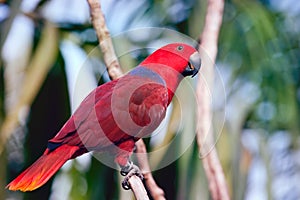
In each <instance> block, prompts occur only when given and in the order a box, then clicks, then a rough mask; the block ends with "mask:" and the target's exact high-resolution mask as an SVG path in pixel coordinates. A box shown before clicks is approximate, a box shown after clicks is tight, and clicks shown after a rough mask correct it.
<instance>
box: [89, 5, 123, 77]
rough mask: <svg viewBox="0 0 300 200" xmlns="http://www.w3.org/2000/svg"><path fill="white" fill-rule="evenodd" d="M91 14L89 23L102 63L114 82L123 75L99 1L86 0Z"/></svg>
mask: <svg viewBox="0 0 300 200" xmlns="http://www.w3.org/2000/svg"><path fill="white" fill-rule="evenodd" d="M88 4H89V6H90V13H91V21H92V24H93V26H94V29H95V31H96V34H97V38H98V41H99V45H100V48H101V51H102V53H103V55H104V62H105V65H106V67H107V71H108V74H109V77H110V78H111V79H112V80H114V79H116V78H119V77H121V76H122V75H123V72H122V69H121V67H120V64H119V62H118V58H117V56H116V53H115V50H114V46H113V44H112V40H111V38H110V34H109V31H108V28H107V26H106V23H105V17H104V14H103V13H102V10H101V5H100V2H99V0H88Z"/></svg>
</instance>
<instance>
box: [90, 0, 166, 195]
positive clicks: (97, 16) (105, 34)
mask: <svg viewBox="0 0 300 200" xmlns="http://www.w3.org/2000/svg"><path fill="white" fill-rule="evenodd" d="M87 1H88V4H89V6H90V12H91V20H92V23H93V26H94V29H95V31H96V34H97V37H98V41H99V43H100V47H101V51H102V53H103V55H104V62H105V64H106V67H107V71H108V74H109V76H110V78H111V79H112V80H114V79H117V78H119V77H121V76H122V75H123V72H122V70H121V67H120V64H119V62H118V59H117V56H116V54H115V51H114V47H113V44H112V41H111V38H110V34H109V31H108V28H107V26H106V23H105V17H104V14H103V13H102V10H101V5H100V2H99V0H87ZM136 144H137V152H143V155H144V156H138V157H137V158H138V162H139V164H140V169H141V171H142V172H145V173H144V174H143V175H144V178H145V184H146V186H147V188H148V190H149V191H150V194H151V196H152V197H153V198H154V199H155V200H161V199H164V198H161V197H163V195H164V192H163V191H162V189H160V188H159V187H158V186H157V184H156V183H155V181H154V179H153V177H152V174H151V172H150V167H149V163H148V158H147V155H146V154H144V153H146V147H145V144H144V142H143V140H142V139H140V140H139V141H138V142H137V143H136ZM129 184H130V186H131V188H132V191H133V193H134V195H135V197H136V199H149V198H148V196H147V192H146V190H145V188H144V185H143V183H142V182H141V180H140V179H139V178H138V177H136V176H132V177H131V178H130V179H129ZM158 197H159V198H158Z"/></svg>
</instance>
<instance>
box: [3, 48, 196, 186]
mask: <svg viewBox="0 0 300 200" xmlns="http://www.w3.org/2000/svg"><path fill="white" fill-rule="evenodd" d="M195 52H196V50H195V49H194V48H192V47H190V46H188V45H185V44H179V43H177V44H169V45H166V46H164V47H163V48H161V49H158V50H157V51H155V52H154V53H153V54H151V55H150V56H149V57H147V58H146V59H145V60H144V61H143V62H142V63H141V64H140V65H139V66H138V67H136V68H135V69H133V70H132V71H130V72H129V73H128V74H126V75H124V76H123V77H121V78H119V79H117V80H114V81H111V82H108V83H106V84H103V85H101V86H99V87H97V88H96V89H95V90H93V91H92V92H91V93H90V94H89V95H88V96H87V97H86V98H85V99H84V100H83V101H82V103H81V104H80V106H79V107H78V109H77V110H76V111H75V113H74V114H73V115H72V116H71V117H70V119H69V120H68V121H67V122H66V123H65V125H64V126H63V127H62V128H61V130H60V131H59V132H58V133H57V135H56V136H55V137H54V138H53V139H51V140H49V142H48V148H47V149H46V151H45V152H44V154H43V155H42V156H41V157H40V158H39V159H38V160H37V161H36V162H35V163H33V164H32V165H31V166H30V167H29V168H28V169H26V170H25V171H24V172H22V173H21V174H20V175H19V176H18V177H17V178H16V179H14V180H13V181H12V182H11V183H9V184H8V186H7V188H8V189H10V190H21V191H31V190H34V189H36V188H38V187H40V186H42V185H43V184H44V183H46V182H47V181H48V180H49V178H51V177H52V176H53V175H54V173H55V172H56V171H57V170H59V169H60V167H61V166H62V165H63V164H64V163H65V162H66V161H67V160H69V159H72V158H75V157H77V156H79V155H82V154H83V153H86V152H89V151H97V152H101V151H109V152H110V153H112V155H114V156H115V161H116V162H117V163H118V164H119V165H120V166H125V164H126V163H127V161H128V159H129V156H130V155H131V153H132V150H133V148H134V143H135V142H136V141H137V140H138V139H140V138H142V137H144V136H147V135H149V134H151V132H152V131H154V130H155V128H156V127H157V126H158V125H159V124H160V122H161V121H162V120H163V118H164V117H165V112H166V109H167V106H168V104H169V103H170V102H171V100H172V98H173V95H174V92H175V90H176V88H177V86H178V84H179V83H180V81H181V80H182V78H184V76H186V75H195V74H196V73H197V72H198V69H199V67H200V58H199V55H198V54H197V56H196V57H197V58H196V60H197V61H196V62H197V65H199V66H193V65H191V64H193V63H191V62H190V58H191V56H192V55H195ZM194 57H195V56H194ZM194 59H195V58H194ZM198 60H199V61H198ZM195 67H196V68H195Z"/></svg>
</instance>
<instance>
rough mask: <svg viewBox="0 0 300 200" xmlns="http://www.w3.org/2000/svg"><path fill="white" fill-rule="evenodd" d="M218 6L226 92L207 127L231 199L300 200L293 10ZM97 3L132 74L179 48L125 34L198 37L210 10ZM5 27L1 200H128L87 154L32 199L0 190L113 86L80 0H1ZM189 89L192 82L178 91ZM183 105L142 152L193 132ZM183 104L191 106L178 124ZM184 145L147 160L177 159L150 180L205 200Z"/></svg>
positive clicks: (271, 2) (154, 2) (186, 4)
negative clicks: (99, 90) (97, 91)
mask: <svg viewBox="0 0 300 200" xmlns="http://www.w3.org/2000/svg"><path fill="white" fill-rule="evenodd" d="M225 2H226V3H225V10H224V17H223V24H222V28H221V32H220V38H219V52H218V57H217V61H216V69H217V70H218V76H217V78H218V80H217V81H218V82H221V83H222V84H216V87H218V86H220V85H221V86H220V88H216V89H215V91H216V92H215V93H214V96H213V97H212V98H214V100H213V101H212V102H213V104H214V105H212V106H213V108H214V114H215V115H219V114H221V115H224V119H223V118H222V120H217V119H219V118H218V117H216V120H215V121H214V122H213V124H214V129H215V132H216V135H217V137H216V140H217V145H216V148H217V151H218V153H219V156H220V160H221V163H222V166H223V169H224V173H225V176H226V180H227V183H228V186H229V191H230V195H231V197H232V199H234V200H240V199H247V200H253V199H255V200H264V199H278V200H283V199H284V200H297V199H300V184H299V180H300V123H299V122H300V121H299V119H300V109H299V106H300V68H299V65H300V51H299V50H300V49H299V44H300V43H299V42H300V39H299V38H300V21H299V20H297V19H299V17H300V3H299V2H298V1H296V0H285V1H280V0H250V1H249V0H231V1H225ZM101 5H102V10H103V12H104V14H105V16H106V21H107V26H108V28H109V31H110V33H111V35H112V36H114V37H113V39H114V46H115V49H116V52H117V54H118V56H119V57H120V63H121V66H122V67H123V68H124V71H127V70H129V69H130V68H132V67H134V66H136V64H138V63H139V62H140V61H141V60H143V59H144V58H145V57H146V56H147V55H148V54H149V53H150V52H151V51H152V50H153V48H154V47H159V46H162V45H164V44H165V43H167V42H168V41H174V40H176V37H175V38H172V39H170V38H171V37H170V34H165V33H164V32H163V33H162V32H160V31H156V29H151V30H154V31H142V32H141V33H139V32H138V31H134V32H130V31H131V30H139V29H142V30H145V29H143V28H148V27H161V28H166V29H168V30H173V31H174V32H176V34H178V33H182V34H185V35H187V36H189V37H190V38H193V39H195V40H197V39H198V37H199V35H200V33H201V30H202V28H203V22H204V17H205V8H206V1H200V0H198V1H196V0H185V1H183V0H164V1H159V0H130V1H128V0H110V1H101ZM0 25H1V29H0V30H1V38H0V47H1V56H0V130H1V133H0V145H1V146H0V149H1V153H0V162H1V165H0V199H10V200H19V199H30V200H31V199H51V200H57V199H58V200H60V199H62V200H64V199H70V200H80V199H130V198H132V197H131V191H123V190H122V189H121V188H120V181H121V178H120V176H119V172H118V171H116V170H115V169H112V168H110V167H107V166H106V165H103V164H102V163H101V162H99V161H98V160H97V159H95V158H94V157H93V156H91V155H86V156H82V157H80V158H79V159H76V160H74V161H72V162H68V163H67V164H66V165H65V166H64V167H63V168H62V169H61V170H60V171H59V172H58V174H57V175H56V176H55V177H54V178H53V179H51V181H49V182H48V183H47V184H46V185H45V186H43V187H42V188H40V189H38V190H36V191H34V192H28V193H25V194H24V193H21V192H11V191H7V190H5V189H4V188H5V185H6V184H7V183H8V182H9V181H11V180H12V179H13V178H15V177H16V176H17V175H18V174H19V173H20V172H21V171H22V170H23V169H24V168H25V167H27V166H29V165H30V164H31V163H32V162H33V161H34V160H36V159H37V157H39V156H40V155H41V154H42V153H43V151H44V149H45V148H46V145H47V140H48V139H50V138H52V137H53V136H54V135H55V134H56V132H57V131H58V130H59V129H60V128H61V126H62V125H63V124H64V122H65V121H66V120H67V119H68V117H69V116H70V115H71V113H72V112H73V111H74V110H75V109H76V107H77V105H78V103H79V102H80V101H81V99H82V98H83V97H84V96H85V95H86V94H87V93H88V92H89V91H90V90H92V89H93V88H95V87H96V86H97V85H99V84H102V83H104V82H106V81H109V78H108V75H107V73H106V72H105V66H104V64H103V61H102V56H103V55H102V53H101V51H100V50H99V49H98V48H97V45H98V41H97V38H96V35H95V32H94V30H93V27H92V26H91V23H90V17H89V8H88V5H87V2H86V1H85V0H52V1H46V0H23V1H21V0H0ZM128 31H129V32H128ZM124 32H126V34H124ZM167 32H168V31H167ZM168 33H169V32H168ZM176 34H175V35H176ZM124 52H125V53H124ZM194 83H195V80H193V81H192V80H190V84H186V85H188V86H186V85H183V89H182V91H185V89H184V87H190V85H192V86H194V85H195V84H194ZM218 91H225V93H224V92H223V93H222V92H220V93H218ZM179 92H180V91H179ZM218 95H219V96H218ZM179 96H180V94H178V98H177V100H176V98H175V100H174V102H173V104H172V107H171V109H170V114H169V115H168V119H167V120H166V121H167V122H165V126H164V127H165V128H161V129H160V132H161V134H159V135H160V136H158V137H156V140H153V139H150V138H147V139H146V140H145V142H146V144H147V148H148V149H149V151H151V150H153V149H155V148H158V147H160V146H163V145H164V144H168V143H170V141H174V140H173V139H174V138H177V137H179V138H186V137H187V136H189V137H192V138H193V136H194V135H195V133H194V127H195V124H191V122H193V120H194V116H195V113H194V112H193V110H195V109H194V108H193V106H194V105H192V104H189V105H178V102H180V101H179V100H178V99H180V98H179ZM225 99H226V101H225ZM180 106H181V108H182V107H183V108H186V109H190V112H188V114H185V115H184V117H182V113H181V112H180V110H182V109H181V108H180ZM182 118H184V119H182ZM179 120H182V121H183V122H182V123H178V121H179ZM185 122H187V123H185ZM188 122H189V124H188ZM178 124H180V126H179V125H178ZM187 126H190V127H193V128H186V127H187ZM215 127H216V128H215ZM183 141H184V140H180V139H179V140H176V141H175V142H173V143H174V144H175V145H172V148H170V149H168V148H166V149H165V152H164V153H163V154H161V155H162V156H160V157H153V156H152V157H150V163H151V165H152V166H153V165H154V166H157V165H159V163H162V162H163V160H164V158H165V157H167V155H170V154H172V153H174V152H183V153H182V154H181V153H180V157H179V158H178V159H176V160H175V161H174V162H172V163H170V164H169V165H167V166H164V167H163V168H161V169H159V170H156V171H154V172H153V173H154V177H155V179H156V181H157V183H158V185H159V186H160V187H162V189H163V190H164V191H165V194H166V198H167V199H201V200H202V199H211V197H210V194H209V191H208V185H207V180H206V176H205V174H204V170H203V167H202V165H201V159H199V153H198V147H197V144H196V143H195V142H194V141H192V142H191V143H190V144H189V145H188V147H186V146H184V147H183V144H182V143H183ZM182 149H183V150H182ZM158 168H159V167H158Z"/></svg>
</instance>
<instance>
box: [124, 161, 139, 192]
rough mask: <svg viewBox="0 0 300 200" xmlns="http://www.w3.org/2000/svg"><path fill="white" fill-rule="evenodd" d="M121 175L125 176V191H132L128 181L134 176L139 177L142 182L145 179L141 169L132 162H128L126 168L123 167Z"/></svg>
mask: <svg viewBox="0 0 300 200" xmlns="http://www.w3.org/2000/svg"><path fill="white" fill-rule="evenodd" d="M120 173H121V175H122V176H125V178H124V180H123V181H122V187H123V188H124V189H125V190H129V189H131V187H130V184H129V182H128V181H129V179H130V178H131V177H132V176H134V175H135V176H137V177H139V178H140V179H141V180H143V179H144V176H143V174H142V172H141V170H140V168H139V167H138V166H136V165H134V164H133V163H132V162H128V163H127V165H126V166H124V167H122V169H121V171H120Z"/></svg>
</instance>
